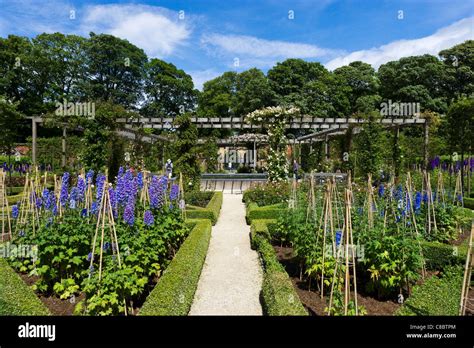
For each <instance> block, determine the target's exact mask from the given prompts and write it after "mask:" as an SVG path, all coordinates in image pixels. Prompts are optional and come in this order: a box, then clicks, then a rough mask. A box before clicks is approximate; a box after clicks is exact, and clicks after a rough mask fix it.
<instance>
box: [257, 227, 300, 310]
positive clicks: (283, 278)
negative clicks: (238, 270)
mask: <svg viewBox="0 0 474 348" xmlns="http://www.w3.org/2000/svg"><path fill="white" fill-rule="evenodd" d="M263 224H264V222H263V221H262V220H260V222H258V223H257V224H255V225H254V227H253V230H254V231H256V230H258V231H262V230H263V229H264V228H263ZM267 231H268V230H267ZM252 236H253V239H252V245H253V246H254V247H255V249H256V250H257V251H258V253H259V255H260V258H261V260H262V263H263V269H264V275H263V284H262V299H263V310H264V313H265V314H267V315H279V316H281V315H308V313H307V312H306V310H305V309H304V307H303V305H302V304H301V301H300V299H299V297H298V294H297V293H296V291H295V289H294V287H293V284H292V282H291V280H290V278H289V277H288V274H287V273H286V271H285V269H284V267H283V266H282V265H281V263H280V262H279V261H278V259H277V257H276V254H275V250H273V247H272V245H271V244H270V242H269V241H268V239H266V237H265V235H264V234H262V233H254V234H253V235H252Z"/></svg>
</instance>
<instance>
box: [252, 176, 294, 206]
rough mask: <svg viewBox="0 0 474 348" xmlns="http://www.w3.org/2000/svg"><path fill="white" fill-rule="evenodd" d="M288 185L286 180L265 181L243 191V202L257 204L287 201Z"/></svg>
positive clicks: (288, 194)
mask: <svg viewBox="0 0 474 348" xmlns="http://www.w3.org/2000/svg"><path fill="white" fill-rule="evenodd" d="M289 196H290V185H289V184H288V183H287V182H279V183H265V184H261V185H257V186H256V187H254V188H251V189H248V190H247V191H245V192H244V195H243V201H244V202H245V203H247V204H248V203H250V202H255V203H257V205H259V206H264V205H270V204H275V203H284V202H287V200H288V197H289Z"/></svg>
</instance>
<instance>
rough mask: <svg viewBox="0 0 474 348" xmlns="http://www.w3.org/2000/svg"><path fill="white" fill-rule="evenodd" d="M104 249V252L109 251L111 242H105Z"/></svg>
mask: <svg viewBox="0 0 474 348" xmlns="http://www.w3.org/2000/svg"><path fill="white" fill-rule="evenodd" d="M103 249H104V251H107V250H109V249H110V243H109V242H105V243H104V246H103Z"/></svg>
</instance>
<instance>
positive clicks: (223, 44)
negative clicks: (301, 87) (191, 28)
mask: <svg viewBox="0 0 474 348" xmlns="http://www.w3.org/2000/svg"><path fill="white" fill-rule="evenodd" d="M201 45H202V46H203V47H204V48H207V49H208V50H209V51H211V52H212V51H215V52H216V53H217V54H220V55H229V54H230V55H234V56H236V57H239V56H241V57H239V59H243V58H246V57H252V58H257V60H258V61H265V60H267V59H269V58H274V59H276V58H278V59H285V58H290V57H291V58H317V57H324V56H330V55H332V56H333V55H335V54H337V53H339V54H340V51H335V50H331V49H326V48H321V47H318V46H316V45H310V44H305V43H293V42H285V41H278V40H264V39H259V38H256V37H253V36H245V35H221V34H208V35H203V36H202V37H201ZM272 61H273V60H272Z"/></svg>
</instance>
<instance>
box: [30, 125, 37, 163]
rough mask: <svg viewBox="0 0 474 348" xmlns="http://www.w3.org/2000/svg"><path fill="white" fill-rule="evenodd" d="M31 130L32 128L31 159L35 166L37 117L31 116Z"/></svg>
mask: <svg viewBox="0 0 474 348" xmlns="http://www.w3.org/2000/svg"><path fill="white" fill-rule="evenodd" d="M31 130H32V135H31V147H32V149H31V160H32V162H33V166H35V165H36V137H37V131H36V119H35V117H32V118H31Z"/></svg>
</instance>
